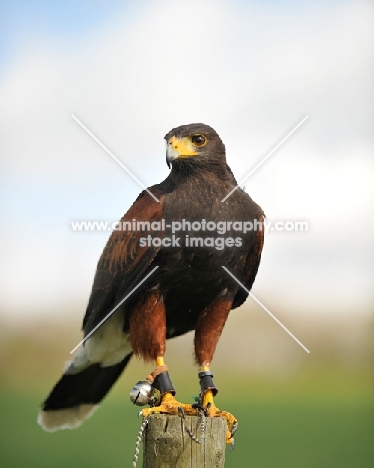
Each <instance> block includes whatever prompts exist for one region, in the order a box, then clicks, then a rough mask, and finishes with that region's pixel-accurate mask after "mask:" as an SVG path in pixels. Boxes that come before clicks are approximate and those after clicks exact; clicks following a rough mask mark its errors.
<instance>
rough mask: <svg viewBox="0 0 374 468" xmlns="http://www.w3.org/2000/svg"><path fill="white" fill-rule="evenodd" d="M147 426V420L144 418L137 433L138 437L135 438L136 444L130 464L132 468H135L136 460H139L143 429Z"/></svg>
mask: <svg viewBox="0 0 374 468" xmlns="http://www.w3.org/2000/svg"><path fill="white" fill-rule="evenodd" d="M147 424H148V418H145V419H144V421H143V423H142V425H141V426H140V429H139V432H138V437H137V438H136V443H135V454H134V458H133V462H132V468H136V465H137V463H138V458H139V452H140V444H141V442H142V439H143V432H144V430H145V428H146V427H147Z"/></svg>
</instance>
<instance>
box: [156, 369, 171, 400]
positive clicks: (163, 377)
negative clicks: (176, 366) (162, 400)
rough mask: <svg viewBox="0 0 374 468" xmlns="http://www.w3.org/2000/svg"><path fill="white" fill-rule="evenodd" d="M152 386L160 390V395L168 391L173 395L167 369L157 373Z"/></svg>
mask: <svg viewBox="0 0 374 468" xmlns="http://www.w3.org/2000/svg"><path fill="white" fill-rule="evenodd" d="M152 386H153V388H155V389H156V390H158V391H159V392H160V395H161V397H162V396H163V395H165V393H168V392H170V393H171V394H172V395H175V388H174V387H173V384H172V382H171V379H170V377H169V372H168V371H165V372H162V373H161V374H158V375H157V377H156V378H155V380H154V382H153V384H152Z"/></svg>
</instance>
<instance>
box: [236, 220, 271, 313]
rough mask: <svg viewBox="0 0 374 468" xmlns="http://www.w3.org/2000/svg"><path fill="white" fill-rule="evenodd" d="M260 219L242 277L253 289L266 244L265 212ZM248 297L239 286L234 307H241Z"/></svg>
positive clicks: (245, 283)
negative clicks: (259, 225) (259, 226)
mask: <svg viewBox="0 0 374 468" xmlns="http://www.w3.org/2000/svg"><path fill="white" fill-rule="evenodd" d="M259 221H260V222H261V229H259V230H258V231H257V233H256V235H255V238H254V242H253V246H252V248H251V250H250V252H249V253H248V255H247V259H246V263H245V267H244V273H243V277H242V278H241V282H242V283H243V284H244V286H245V287H246V288H247V289H248V291H250V290H251V288H252V285H253V283H254V280H255V278H256V275H257V270H258V267H259V265H260V260H261V252H262V247H263V245H264V214H263V213H262V214H261V216H260V217H259ZM247 297H248V293H247V291H245V290H244V289H243V288H239V289H238V292H237V293H236V295H235V298H234V302H233V304H232V309H235V308H236V307H239V306H240V305H242V304H243V302H245V300H246V299H247Z"/></svg>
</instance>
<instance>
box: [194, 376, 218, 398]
mask: <svg viewBox="0 0 374 468" xmlns="http://www.w3.org/2000/svg"><path fill="white" fill-rule="evenodd" d="M198 376H199V379H200V388H201V394H202V395H204V393H206V392H207V391H208V390H211V391H212V393H213V396H216V395H217V393H218V388H217V387H216V386H215V384H214V382H213V373H212V372H211V371H203V372H199V374H198Z"/></svg>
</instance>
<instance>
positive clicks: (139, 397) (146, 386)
mask: <svg viewBox="0 0 374 468" xmlns="http://www.w3.org/2000/svg"><path fill="white" fill-rule="evenodd" d="M152 394H153V388H152V385H151V384H150V383H149V382H148V381H147V380H140V381H139V382H138V383H136V384H135V385H134V388H133V389H132V390H131V392H130V400H131V401H132V403H134V405H138V406H144V405H147V404H148V403H149V401H150V399H151V397H152Z"/></svg>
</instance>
